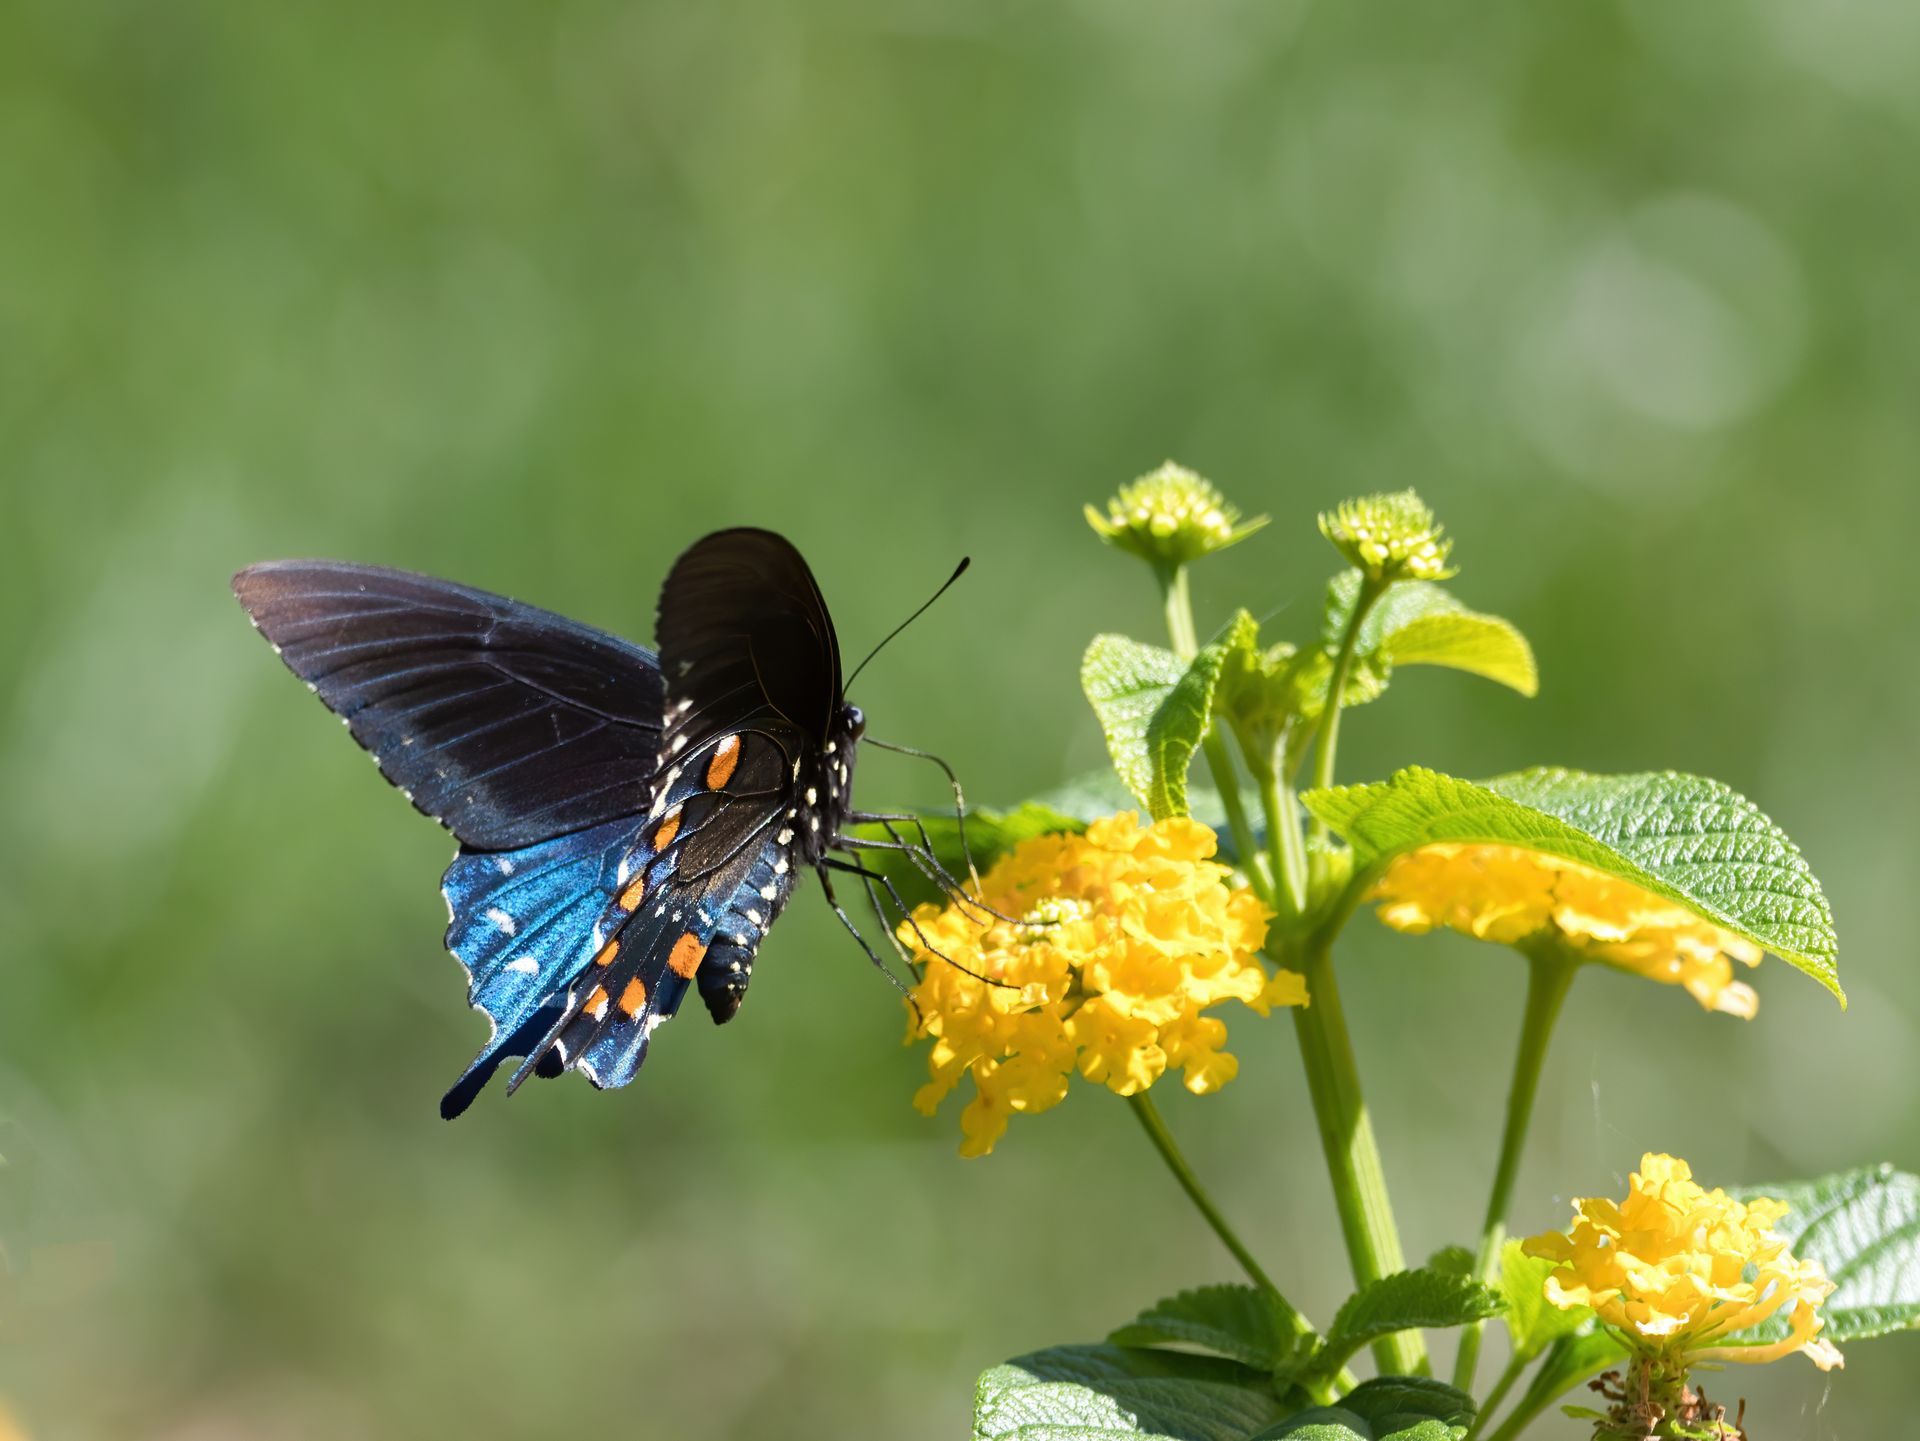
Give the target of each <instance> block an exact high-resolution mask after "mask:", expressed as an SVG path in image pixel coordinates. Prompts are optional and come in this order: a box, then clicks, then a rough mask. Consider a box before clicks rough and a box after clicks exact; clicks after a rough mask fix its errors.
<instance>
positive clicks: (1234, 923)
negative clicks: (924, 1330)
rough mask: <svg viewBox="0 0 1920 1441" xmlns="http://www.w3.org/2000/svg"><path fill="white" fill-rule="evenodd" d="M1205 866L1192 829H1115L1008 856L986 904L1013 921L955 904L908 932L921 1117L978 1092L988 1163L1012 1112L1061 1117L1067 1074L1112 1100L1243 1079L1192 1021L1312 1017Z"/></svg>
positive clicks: (1249, 913)
mask: <svg viewBox="0 0 1920 1441" xmlns="http://www.w3.org/2000/svg"><path fill="white" fill-rule="evenodd" d="M1213 855H1214V835H1213V832H1212V831H1210V830H1208V829H1207V827H1205V826H1204V825H1201V824H1200V823H1199V822H1197V821H1193V820H1188V819H1184V818H1174V819H1169V820H1162V821H1157V822H1154V823H1153V824H1152V825H1147V826H1143V825H1141V824H1140V821H1139V818H1138V817H1137V816H1136V815H1134V814H1131V813H1125V814H1121V815H1117V816H1112V817H1108V818H1107V819H1104V820H1099V821H1096V822H1094V823H1093V824H1092V825H1090V826H1089V827H1088V828H1087V830H1086V832H1085V833H1084V834H1082V835H1051V836H1041V837H1039V838H1037V839H1035V840H1030V841H1027V842H1025V843H1023V844H1022V845H1020V846H1018V847H1017V848H1016V849H1014V850H1013V851H1012V852H1010V853H1009V854H1007V855H1006V856H1004V857H1002V858H1001V859H1000V861H999V862H998V863H997V864H995V865H994V867H993V868H992V870H990V871H989V872H988V873H987V875H986V876H985V878H984V880H983V882H982V893H981V896H980V898H979V899H980V900H981V901H982V902H983V903H984V905H985V906H987V907H990V908H991V909H992V910H993V911H997V912H999V913H1000V915H1001V916H1004V917H1010V918H1013V919H1000V918H997V917H995V916H993V915H991V914H988V913H986V912H985V911H983V910H982V909H981V908H980V907H979V906H974V905H968V904H964V903H963V904H956V905H952V906H948V907H946V908H944V909H940V908H936V907H933V906H923V907H921V908H920V910H919V911H918V912H917V913H916V915H915V917H914V924H913V925H907V926H902V927H901V929H900V932H899V935H900V938H901V940H902V942H903V943H905V944H906V945H908V946H909V947H912V948H913V949H914V950H915V951H916V953H917V957H918V960H919V961H920V962H921V963H922V964H923V966H924V971H923V973H922V974H921V977H920V979H919V983H918V984H917V985H916V986H915V987H914V990H913V1001H914V1004H915V1006H916V1007H917V1015H916V1016H915V1018H914V1019H913V1021H912V1023H911V1025H910V1028H909V1034H908V1039H909V1040H915V1039H922V1038H925V1039H930V1040H931V1041H932V1042H933V1045H932V1049H931V1051H930V1052H929V1054H928V1059H927V1066H928V1071H929V1074H930V1079H929V1081H928V1082H927V1084H926V1085H925V1086H923V1087H922V1088H921V1089H920V1092H919V1094H918V1095H917V1096H915V1098H914V1104H915V1106H917V1107H918V1108H919V1109H920V1110H921V1111H923V1112H925V1113H927V1114H932V1112H933V1110H934V1109H935V1108H936V1107H937V1106H938V1105H939V1104H940V1101H941V1100H942V1099H943V1098H944V1097H945V1096H946V1095H947V1094H948V1093H949V1092H950V1091H952V1090H953V1089H954V1088H955V1087H956V1086H957V1085H959V1084H960V1082H961V1081H962V1080H963V1079H965V1078H966V1077H968V1076H971V1077H972V1079H973V1084H974V1092H975V1094H974V1097H973V1099H972V1100H971V1101H969V1102H968V1104H967V1107H966V1109H965V1111H963V1112H962V1113H961V1117H960V1125H961V1130H962V1132H963V1133H964V1136H965V1140H964V1142H963V1144H962V1145H961V1148H960V1149H961V1154H962V1155H967V1156H980V1155H985V1154H986V1153H987V1152H988V1151H990V1150H992V1149H993V1146H994V1143H995V1142H996V1141H998V1140H999V1139H1000V1137H1001V1136H1002V1135H1003V1134H1004V1133H1005V1131H1006V1128H1007V1120H1008V1117H1009V1116H1010V1115H1011V1114H1012V1113H1013V1112H1015V1111H1025V1112H1037V1111H1044V1110H1047V1109H1048V1108H1050V1107H1052V1106H1055V1105H1058V1104H1059V1103H1060V1102H1061V1101H1062V1100H1063V1099H1064V1098H1065V1097H1066V1094H1067V1085H1068V1081H1069V1079H1070V1078H1071V1076H1072V1075H1073V1073H1074V1072H1075V1071H1078V1072H1079V1073H1080V1075H1081V1076H1082V1077H1084V1078H1085V1079H1086V1080H1089V1081H1094V1082H1098V1083H1100V1084H1102V1085H1105V1086H1106V1087H1107V1088H1108V1089H1110V1090H1113V1091H1116V1092H1118V1093H1119V1094H1121V1095H1123V1096H1130V1095H1134V1094H1136V1093H1137V1092H1140V1091H1143V1090H1145V1089H1146V1088H1147V1087H1148V1086H1151V1085H1152V1084H1153V1083H1154V1082H1155V1081H1156V1080H1158V1079H1159V1078H1160V1076H1161V1075H1162V1074H1163V1073H1165V1072H1166V1071H1168V1070H1170V1069H1176V1068H1177V1069H1179V1070H1181V1071H1182V1072H1183V1077H1184V1081H1185V1084H1186V1086H1187V1089H1188V1090H1191V1091H1194V1092H1197V1093H1204V1092H1207V1091H1212V1090H1217V1089H1218V1088H1219V1087H1221V1086H1223V1085H1225V1084H1226V1083H1227V1082H1228V1081H1230V1080H1232V1079H1233V1076H1234V1074H1235V1072H1236V1071H1237V1070H1238V1069H1239V1064H1238V1062H1236V1061H1235V1060H1234V1058H1233V1057H1232V1056H1231V1055H1229V1054H1227V1053H1226V1052H1225V1051H1223V1050H1222V1049H1221V1047H1222V1046H1223V1045H1224V1044H1225V1042H1226V1038H1227V1028H1226V1025H1225V1023H1224V1022H1222V1021H1221V1020H1219V1019H1218V1018H1216V1017H1213V1016H1207V1015H1203V1014H1201V1013H1202V1012H1203V1011H1205V1010H1206V1009H1208V1008H1209V1007H1212V1006H1216V1005H1219V1004H1221V1003H1223V1002H1226V1001H1239V1002H1242V1003H1243V1004H1245V1005H1248V1006H1251V1007H1252V1008H1253V1009H1254V1010H1256V1011H1259V1012H1261V1013H1263V1014H1264V1013H1265V1012H1266V1011H1267V1010H1268V1009H1269V1008H1270V1007H1272V1006H1276V1005H1283V1006H1292V1005H1305V1004H1306V1002H1307V991H1306V983H1305V981H1304V980H1303V979H1302V978H1301V977H1300V976H1298V975H1296V974H1294V973H1293V972H1291V971H1284V970H1283V971H1279V972H1277V973H1275V974H1273V975H1269V974H1268V973H1267V970H1266V968H1265V967H1264V966H1263V965H1262V964H1261V963H1260V961H1259V959H1258V958H1257V957H1256V955H1255V952H1256V951H1257V950H1258V948H1259V947H1260V945H1261V944H1262V942H1263V941H1264V940H1265V939H1266V933H1267V923H1268V921H1269V920H1270V919H1272V916H1271V913H1270V912H1269V911H1268V910H1267V909H1266V907H1265V906H1263V905H1262V904H1261V903H1260V901H1259V900H1258V899H1257V898H1256V897H1255V896H1254V895H1253V893H1252V892H1251V891H1249V890H1247V889H1245V888H1238V889H1236V888H1231V887H1230V886H1229V885H1228V879H1229V874H1230V873H1229V871H1228V869H1227V867H1226V866H1224V865H1221V864H1220V863H1219V862H1217V861H1215V860H1214V859H1213ZM916 928H917V929H916ZM949 962H951V964H950V963H949ZM969 972H972V973H973V974H969ZM983 978H984V979H983Z"/></svg>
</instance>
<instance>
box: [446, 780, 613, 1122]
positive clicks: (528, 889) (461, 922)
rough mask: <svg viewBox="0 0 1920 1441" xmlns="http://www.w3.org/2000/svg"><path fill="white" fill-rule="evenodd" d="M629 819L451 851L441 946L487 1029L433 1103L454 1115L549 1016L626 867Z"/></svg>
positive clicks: (588, 952)
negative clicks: (506, 847) (461, 972)
mask: <svg viewBox="0 0 1920 1441" xmlns="http://www.w3.org/2000/svg"><path fill="white" fill-rule="evenodd" d="M637 830H638V827H637V824H636V822H635V821H634V820H633V819H631V818H627V819H622V820H618V821H610V822H608V823H607V824H605V825H600V826H595V827H593V828H592V829H590V830H585V831H577V832H575V833H574V834H572V835H565V836H557V837H555V838H554V839H552V840H549V841H542V842H540V843H539V844H538V845H533V846H527V847H525V848H523V849H521V850H517V851H500V852H477V851H464V850H463V851H461V852H460V854H459V855H457V856H455V857H454V860H453V864H452V865H450V866H448V867H447V872H446V875H445V876H444V877H442V879H441V894H442V895H444V896H445V897H446V900H447V911H448V915H449V921H448V925H447V937H446V944H447V949H448V950H449V951H451V952H453V954H454V956H455V957H456V958H458V960H459V961H460V964H461V965H463V966H465V967H466V969H467V975H468V977H469V981H470V985H469V988H468V992H467V999H468V1000H469V1001H470V1002H471V1003H472V1005H473V1007H474V1009H475V1010H478V1011H483V1012H485V1013H486V1016H487V1019H488V1020H489V1021H491V1022H492V1023H493V1034H492V1035H491V1036H490V1037H489V1039H488V1042H487V1045H486V1048H485V1049H483V1050H482V1051H481V1053H480V1055H479V1056H478V1057H476V1058H475V1060H474V1062H473V1064H472V1065H471V1066H469V1067H468V1068H467V1071H466V1073H465V1074H464V1075H462V1076H461V1078H460V1079H459V1081H458V1082H456V1083H455V1085H454V1087H453V1089H452V1090H450V1091H449V1092H448V1093H447V1095H446V1097H445V1098H444V1099H443V1100H442V1101H441V1103H440V1108H441V1112H442V1114H444V1115H447V1116H449V1117H451V1116H456V1115H458V1114H459V1113H460V1112H461V1111H463V1110H465V1109H466V1107H467V1105H468V1104H469V1103H471V1101H472V1100H473V1097H474V1096H476V1095H477V1094H479V1092H480V1089H481V1088H482V1087H483V1086H485V1085H486V1083H487V1081H488V1080H489V1079H490V1078H491V1077H492V1075H493V1073H494V1071H495V1070H496V1069H498V1067H499V1065H500V1062H501V1061H502V1060H503V1059H504V1058H506V1057H508V1056H520V1055H526V1054H527V1053H528V1052H529V1051H530V1050H531V1049H532V1047H533V1045H534V1044H535V1043H536V1042H537V1041H538V1040H539V1039H540V1037H541V1036H542V1035H544V1034H545V1032H546V1030H547V1029H548V1027H549V1026H551V1024H552V1023H553V1022H554V1021H555V1020H557V1019H558V1018H559V1014H560V1009H561V1008H562V1007H563V1006H564V1005H565V1002H566V994H567V986H568V984H569V983H570V982H571V981H572V980H573V979H574V977H575V976H577V975H578V974H579V973H580V971H581V969H582V968H583V967H584V966H586V965H587V964H588V961H589V959H590V958H591V957H592V955H593V953H594V950H595V942H594V928H595V925H596V923H598V922H599V921H600V919H601V916H602V914H603V913H604V911H605V910H606V907H607V904H608V899H609V898H610V897H611V896H614V895H616V894H618V892H619V889H620V886H621V883H622V880H621V872H622V867H623V865H624V866H626V867H627V868H629V869H631V868H632V866H633V864H634V862H633V860H632V859H631V856H632V854H633V852H634V849H635V846H636V843H637V841H638V835H637Z"/></svg>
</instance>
